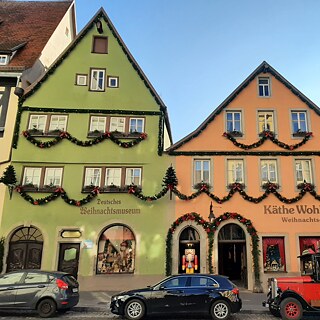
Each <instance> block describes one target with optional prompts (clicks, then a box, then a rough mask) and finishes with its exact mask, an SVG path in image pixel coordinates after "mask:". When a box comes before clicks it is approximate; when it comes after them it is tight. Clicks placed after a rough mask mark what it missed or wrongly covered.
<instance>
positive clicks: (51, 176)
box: [44, 168, 62, 186]
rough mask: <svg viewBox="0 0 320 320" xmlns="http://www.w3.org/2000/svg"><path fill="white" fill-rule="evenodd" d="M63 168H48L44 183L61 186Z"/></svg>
mask: <svg viewBox="0 0 320 320" xmlns="http://www.w3.org/2000/svg"><path fill="white" fill-rule="evenodd" d="M61 178H62V168H46V173H45V179H44V184H45V185H47V186H61Z"/></svg>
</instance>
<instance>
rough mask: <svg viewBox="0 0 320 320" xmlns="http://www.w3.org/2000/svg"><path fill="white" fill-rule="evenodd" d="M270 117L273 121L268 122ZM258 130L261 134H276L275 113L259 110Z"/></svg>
mask: <svg viewBox="0 0 320 320" xmlns="http://www.w3.org/2000/svg"><path fill="white" fill-rule="evenodd" d="M269 116H271V121H270V120H268V117H269ZM258 129H259V133H261V132H263V131H271V132H275V124H274V112H273V111H267V110H258Z"/></svg>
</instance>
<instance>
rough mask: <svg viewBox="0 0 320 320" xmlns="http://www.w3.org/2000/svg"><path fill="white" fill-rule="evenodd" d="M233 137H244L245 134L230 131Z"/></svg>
mask: <svg viewBox="0 0 320 320" xmlns="http://www.w3.org/2000/svg"><path fill="white" fill-rule="evenodd" d="M228 134H229V135H230V136H231V137H243V133H242V132H240V131H228Z"/></svg>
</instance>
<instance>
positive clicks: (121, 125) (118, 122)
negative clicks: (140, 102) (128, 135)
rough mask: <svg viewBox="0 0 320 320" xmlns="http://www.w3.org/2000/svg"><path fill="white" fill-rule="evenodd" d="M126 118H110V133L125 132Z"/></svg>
mask: <svg viewBox="0 0 320 320" xmlns="http://www.w3.org/2000/svg"><path fill="white" fill-rule="evenodd" d="M125 123H126V120H125V118H120V117H111V118H110V131H111V132H112V131H118V132H125Z"/></svg>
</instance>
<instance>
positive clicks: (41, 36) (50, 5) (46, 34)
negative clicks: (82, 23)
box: [0, 1, 72, 70]
mask: <svg viewBox="0 0 320 320" xmlns="http://www.w3.org/2000/svg"><path fill="white" fill-rule="evenodd" d="M71 3H72V1H41V2H40V1H0V53H1V52H2V53H4V52H6V51H12V50H13V49H15V48H16V47H17V46H20V49H18V51H17V53H16V54H15V55H14V57H13V58H12V59H11V61H10V62H9V64H8V65H7V66H2V67H1V69H6V70H12V69H21V68H29V67H31V66H32V65H33V64H34V62H35V61H36V59H37V58H38V57H39V56H40V53H41V51H42V49H43V48H44V46H45V45H46V43H47V42H48V40H49V38H50V37H51V35H52V33H53V32H54V31H55V29H56V28H57V26H58V24H59V22H60V21H61V19H62V18H63V16H64V15H65V13H66V12H67V10H68V9H69V7H70V5H71ZM1 69H0V70H1Z"/></svg>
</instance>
